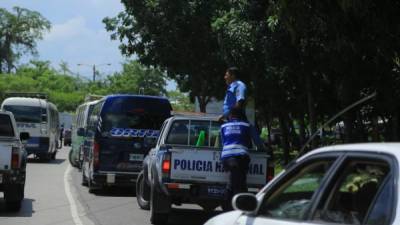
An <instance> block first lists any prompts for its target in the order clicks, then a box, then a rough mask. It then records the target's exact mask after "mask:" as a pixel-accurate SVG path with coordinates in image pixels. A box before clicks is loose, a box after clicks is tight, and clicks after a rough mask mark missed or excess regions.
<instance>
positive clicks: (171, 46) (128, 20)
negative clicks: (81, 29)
mask: <svg viewBox="0 0 400 225" xmlns="http://www.w3.org/2000/svg"><path fill="white" fill-rule="evenodd" d="M122 3H123V4H124V5H125V8H126V10H125V11H124V12H121V13H120V14H119V15H118V16H117V17H114V18H105V19H104V20H103V21H104V23H105V24H106V29H107V30H108V31H110V32H112V34H111V38H112V39H119V40H121V45H120V49H121V51H122V53H123V54H125V55H128V56H129V55H133V54H135V55H137V56H138V57H139V61H140V62H141V63H143V64H144V65H148V66H155V67H159V68H161V69H162V70H166V71H167V75H168V77H170V78H172V79H174V80H175V81H176V82H177V84H178V87H179V88H180V90H181V91H183V92H189V93H190V96H191V97H192V99H194V98H197V100H198V102H199V103H200V109H201V111H203V112H205V109H206V105H207V104H208V102H209V101H210V100H211V97H213V96H218V97H221V96H222V95H223V93H224V91H223V90H224V88H221V87H224V83H223V79H222V76H223V74H224V71H225V69H226V63H225V62H224V60H223V58H222V57H221V55H220V51H219V46H218V40H217V36H216V35H214V33H213V32H212V28H211V23H212V18H213V16H214V14H213V13H214V12H215V11H216V9H217V8H218V1H206V0H192V1H187V0H177V1H161V0H156V1H154V0H145V1H127V0H123V1H122Z"/></svg>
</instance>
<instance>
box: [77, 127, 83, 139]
mask: <svg viewBox="0 0 400 225" xmlns="http://www.w3.org/2000/svg"><path fill="white" fill-rule="evenodd" d="M76 134H77V135H78V136H80V137H83V136H85V129H84V128H83V127H80V128H79V129H78V130H77V131H76Z"/></svg>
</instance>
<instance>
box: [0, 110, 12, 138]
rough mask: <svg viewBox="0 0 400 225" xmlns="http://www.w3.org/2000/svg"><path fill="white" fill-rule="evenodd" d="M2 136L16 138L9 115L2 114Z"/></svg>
mask: <svg viewBox="0 0 400 225" xmlns="http://www.w3.org/2000/svg"><path fill="white" fill-rule="evenodd" d="M0 136H5V137H14V129H13V126H12V123H11V119H10V116H8V115H4V114H0Z"/></svg>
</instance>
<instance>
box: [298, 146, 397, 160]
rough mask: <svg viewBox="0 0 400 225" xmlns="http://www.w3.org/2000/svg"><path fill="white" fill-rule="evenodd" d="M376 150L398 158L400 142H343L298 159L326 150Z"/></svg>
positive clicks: (316, 150) (318, 149)
mask: <svg viewBox="0 0 400 225" xmlns="http://www.w3.org/2000/svg"><path fill="white" fill-rule="evenodd" d="M343 151H348V152H376V153H387V154H391V155H394V156H395V157H396V158H400V143H398V142H391V143H387V142H385V143H357V144H342V145H332V146H326V147H321V148H317V149H315V150H313V151H311V152H309V153H307V154H305V155H304V156H302V157H300V158H299V159H297V160H296V161H301V160H303V159H304V158H307V157H309V156H312V155H315V154H319V153H325V152H343Z"/></svg>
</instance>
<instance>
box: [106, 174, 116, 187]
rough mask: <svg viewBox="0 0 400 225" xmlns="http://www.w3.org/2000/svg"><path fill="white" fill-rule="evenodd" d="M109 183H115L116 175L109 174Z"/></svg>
mask: <svg viewBox="0 0 400 225" xmlns="http://www.w3.org/2000/svg"><path fill="white" fill-rule="evenodd" d="M107 183H109V184H114V183H115V174H113V173H108V174H107Z"/></svg>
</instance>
